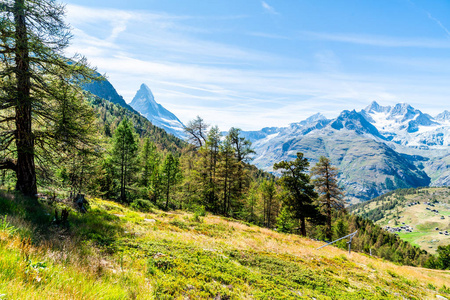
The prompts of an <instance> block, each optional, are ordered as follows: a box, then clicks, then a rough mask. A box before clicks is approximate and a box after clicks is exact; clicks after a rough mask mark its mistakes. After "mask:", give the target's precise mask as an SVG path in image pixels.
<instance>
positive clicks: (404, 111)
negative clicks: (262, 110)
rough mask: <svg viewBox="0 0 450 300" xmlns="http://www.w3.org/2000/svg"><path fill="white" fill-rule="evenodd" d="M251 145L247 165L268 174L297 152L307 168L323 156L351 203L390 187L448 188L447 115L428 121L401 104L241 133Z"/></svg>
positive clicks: (449, 142) (449, 139)
mask: <svg viewBox="0 0 450 300" xmlns="http://www.w3.org/2000/svg"><path fill="white" fill-rule="evenodd" d="M242 134H243V135H244V136H245V137H246V138H248V139H249V140H250V141H252V143H253V147H254V150H255V151H256V155H255V157H254V160H253V163H254V164H255V165H256V166H257V167H259V168H261V169H263V170H266V171H273V170H272V166H273V164H274V163H276V162H279V161H281V160H291V159H294V158H295V156H296V153H297V152H303V153H304V154H305V157H307V158H308V159H309V160H310V162H311V163H312V164H314V163H315V162H317V161H318V159H319V157H320V156H321V155H323V156H327V157H329V158H330V159H331V161H332V163H333V164H334V165H336V166H337V167H338V168H339V169H340V175H339V180H340V184H341V185H342V186H343V187H344V189H345V191H346V194H347V197H348V198H349V199H350V200H351V202H352V203H356V202H359V201H361V200H368V199H372V198H374V197H376V196H379V195H381V194H383V193H385V192H388V191H390V190H393V189H396V188H406V187H419V186H429V185H432V186H443V185H449V184H450V151H449V146H450V113H449V112H448V111H444V112H442V113H440V114H439V115H437V116H435V117H432V116H430V115H428V114H424V113H422V112H421V111H420V110H417V109H414V108H413V107H412V106H410V105H409V104H406V103H399V104H396V105H394V106H381V105H379V104H378V103H377V102H375V101H374V102H372V103H371V104H370V105H369V106H367V107H366V108H364V109H362V110H361V111H356V110H352V111H349V110H344V111H343V112H341V113H340V115H339V116H338V117H336V118H335V119H327V118H326V117H325V116H323V115H321V114H320V113H319V114H315V115H313V116H311V117H309V118H308V119H306V120H304V121H301V122H298V123H292V124H290V125H289V126H288V127H268V128H263V129H262V130H259V131H243V132H242Z"/></svg>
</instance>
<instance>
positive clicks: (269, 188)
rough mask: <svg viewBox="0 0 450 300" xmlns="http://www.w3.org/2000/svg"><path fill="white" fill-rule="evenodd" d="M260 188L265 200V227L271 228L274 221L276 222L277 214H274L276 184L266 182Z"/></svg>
mask: <svg viewBox="0 0 450 300" xmlns="http://www.w3.org/2000/svg"><path fill="white" fill-rule="evenodd" d="M259 188H260V191H261V196H262V198H263V207H264V209H263V210H264V212H263V214H264V226H266V227H267V228H271V226H272V225H273V221H274V220H275V218H274V215H275V213H274V212H273V204H274V202H275V195H276V187H275V182H274V181H273V180H264V181H263V182H262V183H261V185H260V187H259Z"/></svg>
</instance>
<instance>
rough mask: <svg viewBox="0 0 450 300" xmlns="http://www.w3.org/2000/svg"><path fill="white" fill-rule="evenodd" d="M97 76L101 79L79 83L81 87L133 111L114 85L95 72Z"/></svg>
mask: <svg viewBox="0 0 450 300" xmlns="http://www.w3.org/2000/svg"><path fill="white" fill-rule="evenodd" d="M97 76H98V77H99V78H101V80H98V81H92V82H89V83H84V84H82V85H81V87H82V88H83V89H84V90H85V91H87V92H89V93H91V94H93V95H95V96H97V97H100V98H102V99H105V100H108V101H109V102H112V103H114V104H118V105H120V106H122V107H124V108H126V109H128V110H131V111H133V112H134V111H135V110H134V109H133V108H132V107H131V106H130V105H128V104H127V103H126V102H125V100H124V99H123V97H122V96H120V95H119V94H118V93H117V91H116V89H115V88H114V86H113V85H112V84H111V82H109V81H108V80H107V79H106V78H105V77H103V76H102V75H100V74H99V73H97Z"/></svg>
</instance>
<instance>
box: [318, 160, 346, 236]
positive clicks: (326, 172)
mask: <svg viewBox="0 0 450 300" xmlns="http://www.w3.org/2000/svg"><path fill="white" fill-rule="evenodd" d="M338 172H339V171H338V169H337V168H336V167H334V166H332V165H331V162H330V159H329V158H327V157H324V156H321V157H320V159H319V161H318V162H317V164H316V165H315V166H314V167H313V168H312V169H311V176H312V178H313V183H314V186H315V188H316V191H317V193H318V194H319V203H320V204H321V206H322V207H323V208H324V210H325V215H326V226H325V236H326V237H327V239H328V240H329V241H331V240H332V238H333V232H332V229H331V217H332V212H333V210H340V209H343V208H344V205H345V201H344V192H343V191H342V189H341V188H340V187H339V185H338Z"/></svg>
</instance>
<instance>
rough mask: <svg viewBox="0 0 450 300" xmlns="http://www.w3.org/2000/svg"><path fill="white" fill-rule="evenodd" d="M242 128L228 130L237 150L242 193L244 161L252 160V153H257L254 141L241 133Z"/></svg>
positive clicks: (239, 186)
mask: <svg viewBox="0 0 450 300" xmlns="http://www.w3.org/2000/svg"><path fill="white" fill-rule="evenodd" d="M240 134H241V129H239V128H235V127H231V129H230V131H229V132H228V138H229V139H230V142H231V145H232V146H233V148H234V150H235V156H236V160H237V163H238V165H237V172H238V173H237V175H238V193H239V194H242V189H243V184H244V179H245V174H244V163H247V162H249V161H250V160H251V155H252V154H254V153H255V151H254V150H253V149H252V142H250V141H249V140H247V139H245V138H244V137H242V136H241V135H240Z"/></svg>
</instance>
